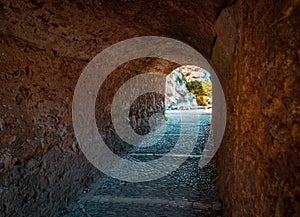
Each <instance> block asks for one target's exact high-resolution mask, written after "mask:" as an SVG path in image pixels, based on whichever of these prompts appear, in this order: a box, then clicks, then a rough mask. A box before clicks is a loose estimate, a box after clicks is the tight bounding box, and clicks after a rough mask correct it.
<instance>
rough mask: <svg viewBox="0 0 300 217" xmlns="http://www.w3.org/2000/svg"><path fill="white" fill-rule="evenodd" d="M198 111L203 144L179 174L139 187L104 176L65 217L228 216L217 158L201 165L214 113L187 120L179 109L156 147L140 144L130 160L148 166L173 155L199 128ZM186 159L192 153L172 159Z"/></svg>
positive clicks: (70, 208)
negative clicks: (195, 123)
mask: <svg viewBox="0 0 300 217" xmlns="http://www.w3.org/2000/svg"><path fill="white" fill-rule="evenodd" d="M196 112H198V113H199V114H200V118H201V119H200V123H199V127H200V130H199V132H198V139H197V144H196V146H195V148H194V149H193V151H192V152H191V153H190V154H189V155H188V158H187V160H186V161H185V162H184V163H183V164H182V165H181V166H180V167H179V168H178V169H177V170H175V171H173V172H171V173H170V174H169V175H167V176H164V177H162V178H160V179H157V180H154V181H147V182H137V183H130V182H126V181H121V180H117V179H114V178H111V177H109V176H105V175H103V176H104V177H102V178H101V179H99V180H98V181H96V182H95V183H93V184H91V185H90V186H89V188H88V189H86V191H85V192H84V193H83V194H82V195H80V196H79V197H78V199H77V201H76V202H75V203H73V204H70V205H69V206H68V207H66V209H65V210H64V211H63V213H62V215H61V216H63V217H77V216H78V217H82V216H93V217H96V216H97V217H98V216H99V217H100V216H130V217H135V216H136V217H140V216H155V217H156V216H157V217H158V216H161V217H163V216H168V217H169V216H170V217H172V216H180V217H181V216H189V217H192V216H195V217H196V216H204V217H208V216H210V217H213V216H222V206H221V203H220V201H219V197H218V192H217V190H216V188H215V180H216V170H215V162H214V160H212V161H211V162H210V163H209V164H208V165H206V166H205V167H204V168H202V169H200V168H199V167H198V166H197V165H198V161H199V158H200V157H201V152H202V150H203V148H204V146H205V143H206V140H207V136H208V134H209V130H210V121H211V116H210V115H209V114H204V113H201V111H199V110H198V111H195V110H193V111H186V112H185V113H184V114H185V116H187V117H188V118H186V117H185V118H184V119H183V120H181V119H180V115H179V112H178V111H172V112H169V113H168V114H167V115H168V117H169V120H168V121H167V122H166V125H165V126H166V132H165V133H164V136H163V137H162V139H161V140H160V141H159V142H158V143H157V144H156V145H154V146H150V147H136V146H135V147H134V148H133V149H132V150H131V151H130V153H128V154H127V155H126V158H127V159H128V160H131V161H144V162H147V161H152V160H155V159H158V158H160V157H162V156H164V155H168V154H169V152H170V151H171V150H172V148H173V147H174V144H176V142H177V141H178V139H179V137H180V136H185V137H186V138H187V139H188V137H189V135H186V132H194V127H195V126H193V124H191V123H192V122H193V120H194V115H195V114H196ZM183 128H184V132H185V133H184V135H183V134H182V131H183V130H182V129H183ZM143 142H149V141H143ZM182 157H186V155H181V154H180V153H176V154H169V155H168V158H170V161H173V162H176V160H178V159H179V158H182Z"/></svg>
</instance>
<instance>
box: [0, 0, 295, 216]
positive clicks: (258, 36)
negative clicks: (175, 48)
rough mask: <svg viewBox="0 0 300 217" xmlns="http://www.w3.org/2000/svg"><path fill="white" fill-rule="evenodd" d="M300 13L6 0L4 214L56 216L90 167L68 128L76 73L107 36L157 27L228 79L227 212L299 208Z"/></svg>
mask: <svg viewBox="0 0 300 217" xmlns="http://www.w3.org/2000/svg"><path fill="white" fill-rule="evenodd" d="M228 5H232V6H229V7H226V6H228ZM299 14H300V12H299V1H297V0H287V1H267V0H262V1H252V0H251V1H250V0H249V1H246V0H245V1H242V0H241V1H239V0H238V1H236V2H235V1H231V0H228V1H221V0H211V1H165V0H154V1H144V0H141V1H130V0H129V1H127V0H126V1H125V0H124V1H119V0H118V1H117V0H111V1H93V0H82V1H67V0H62V1H50V0H49V1H39V0H30V1H29V0H27V1H18V0H12V1H11V0H10V1H9V0H2V1H1V2H0V35H1V39H0V40H1V41H0V87H1V88H0V96H1V97H0V102H1V103H0V145H1V148H0V152H1V158H0V201H1V203H0V209H1V211H0V213H1V214H0V215H6V216H16V215H19V216H22V215H25V216H31V215H40V216H42V215H45V216H51V215H55V213H56V211H57V210H58V209H59V208H61V207H64V206H65V203H67V202H68V201H69V200H71V199H73V198H74V196H75V195H76V193H78V192H79V191H80V189H81V188H82V186H84V185H86V184H87V183H88V182H89V181H91V179H92V178H91V177H96V176H97V175H96V173H97V172H96V171H95V170H94V169H93V168H92V166H91V165H90V164H89V163H88V162H87V161H86V160H85V158H84V157H83V156H82V154H81V152H80V151H79V150H78V146H77V144H76V142H75V139H74V136H73V129H72V123H71V101H72V94H73V91H74V87H75V84H76V81H77V79H78V77H79V75H80V73H81V71H82V69H83V68H84V66H85V65H86V64H87V63H88V61H89V60H90V59H91V58H92V57H93V56H94V55H96V54H97V53H99V52H100V51H101V50H102V49H104V48H106V47H108V46H110V45H111V44H113V43H116V42H118V41H120V40H123V39H126V38H131V37H133V36H143V35H162V36H169V37H172V38H175V39H180V40H182V41H184V42H186V43H188V44H190V45H191V46H193V47H194V48H196V49H197V50H198V51H200V52H201V53H202V54H203V55H204V56H205V57H206V58H208V60H210V61H211V63H212V65H213V67H214V68H215V69H216V71H217V73H218V75H219V78H220V80H221V82H222V85H223V88H224V90H225V95H226V100H227V112H228V118H227V121H228V124H227V129H226V134H225V136H224V141H223V144H222V147H221V149H220V151H219V154H218V162H219V165H218V167H219V187H220V190H221V193H222V197H223V204H224V208H225V214H226V216H293V215H294V216H296V213H299V212H300V211H299V192H300V190H299V186H298V185H297V183H300V180H299V172H298V171H299V162H298V159H299V133H298V132H299V131H300V130H299V128H300V127H299V41H300V40H299V28H298V27H299V20H300V19H299ZM217 19H218V20H217ZM216 20H217V22H216ZM168 67H169V66H168ZM168 67H166V68H168ZM170 68H172V67H170ZM129 71H130V70H129ZM131 73H133V74H135V72H133V71H132V72H129V77H130V76H132V75H133V74H131ZM129 77H128V78H129ZM120 82H121V81H120ZM116 83H117V84H119V83H118V82H117V80H116ZM108 92H109V91H108ZM111 93H113V91H112V92H109V93H108V94H111ZM104 124H106V122H104ZM100 125H101V123H100ZM98 126H99V125H98Z"/></svg>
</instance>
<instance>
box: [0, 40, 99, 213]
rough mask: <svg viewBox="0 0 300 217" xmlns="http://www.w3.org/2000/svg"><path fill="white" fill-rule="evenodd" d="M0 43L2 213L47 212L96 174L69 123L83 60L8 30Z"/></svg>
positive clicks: (0, 192) (0, 196)
mask: <svg viewBox="0 0 300 217" xmlns="http://www.w3.org/2000/svg"><path fill="white" fill-rule="evenodd" d="M0 47H1V48H0V50H1V56H0V62H1V65H0V71H1V74H0V83H1V88H0V95H1V98H0V102H1V103H0V104H1V106H0V128H1V129H0V130H1V131H0V144H1V150H0V153H1V155H0V201H1V203H0V209H1V212H0V213H1V214H0V216H3V215H4V216H42V215H47V216H49V215H50V216H51V215H54V213H55V212H56V211H57V209H59V208H62V207H64V206H65V205H66V204H67V203H68V202H69V201H70V199H71V198H73V197H74V196H75V195H76V194H77V193H78V192H79V191H80V190H81V189H82V188H83V187H84V186H85V185H87V184H88V183H89V182H90V181H92V175H93V176H94V175H95V177H96V173H97V172H96V171H95V170H94V169H93V168H92V167H91V165H90V164H89V163H88V162H87V161H85V159H84V157H83V155H82V153H81V152H80V151H79V149H78V144H77V142H76V140H75V138H74V133H73V129H72V123H71V102H72V92H73V89H74V87H75V84H76V80H77V79H78V76H79V74H80V72H81V70H82V68H83V67H84V65H85V64H86V61H78V60H77V61H74V60H72V59H68V58H62V57H56V56H55V55H54V54H53V53H48V52H47V51H44V50H41V49H39V48H37V47H33V46H32V45H31V44H30V43H28V42H26V41H24V40H20V39H17V38H14V37H10V36H7V35H6V36H3V35H2V36H1V45H0ZM62 72H63V73H62Z"/></svg>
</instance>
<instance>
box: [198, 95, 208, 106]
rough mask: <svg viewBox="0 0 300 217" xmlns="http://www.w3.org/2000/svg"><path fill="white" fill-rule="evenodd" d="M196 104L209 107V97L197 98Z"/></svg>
mask: <svg viewBox="0 0 300 217" xmlns="http://www.w3.org/2000/svg"><path fill="white" fill-rule="evenodd" d="M196 102H197V104H198V105H202V106H207V102H208V100H207V97H206V96H197V97H196Z"/></svg>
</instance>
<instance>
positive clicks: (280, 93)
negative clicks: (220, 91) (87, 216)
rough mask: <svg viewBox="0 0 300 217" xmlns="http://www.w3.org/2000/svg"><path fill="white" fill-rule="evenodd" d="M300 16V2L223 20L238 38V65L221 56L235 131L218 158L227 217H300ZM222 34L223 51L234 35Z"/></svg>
mask: <svg viewBox="0 0 300 217" xmlns="http://www.w3.org/2000/svg"><path fill="white" fill-rule="evenodd" d="M228 14H232V16H229V17H228ZM299 15H300V10H299V1H238V2H237V3H236V4H235V5H234V6H232V7H230V8H227V9H225V10H224V11H223V12H222V14H221V16H220V17H219V19H224V22H225V23H228V24H229V26H228V30H233V31H231V33H234V32H236V35H235V36H234V35H233V36H234V37H236V39H237V44H236V50H235V52H234V55H233V56H232V57H230V55H229V54H228V53H227V54H226V53H225V54H226V55H225V57H226V56H227V57H226V58H223V59H225V61H226V60H228V59H230V58H232V59H233V60H234V61H233V64H232V65H228V64H227V65H226V63H222V62H218V58H217V57H218V55H219V53H218V51H216V55H215V58H216V60H215V62H216V63H218V64H219V65H218V64H215V66H217V68H218V70H219V72H220V73H221V74H222V76H224V75H223V72H222V70H223V69H226V68H228V69H229V70H228V71H230V73H228V74H227V75H225V80H226V81H225V82H224V83H223V84H224V88H225V91H226V96H227V103H228V128H227V132H226V136H225V138H224V141H223V145H222V147H221V150H220V151H219V153H218V160H219V164H218V166H219V174H220V176H219V186H220V189H221V193H222V197H223V201H224V205H225V214H226V216H243V217H244V216H266V217H267V216H298V215H299V213H300V200H299V199H300V198H299V190H300V188H299V183H300V173H299V156H300V152H299V148H300V147H299V145H300V140H299V135H300V125H299V124H300V123H299V121H300V113H299V108H300V107H299V105H300V104H299V100H300V97H299V96H300V95H299V93H300V74H299V73H300V70H299V42H300V40H299V39H300V31H299V24H300V16H299ZM232 18H234V19H232ZM217 23H218V22H217ZM233 23H236V26H237V28H238V29H237V31H235V30H234V28H233V27H232V25H231V24H233ZM219 31H220V33H221V34H222V32H223V33H225V34H224V35H223V36H222V37H221V38H220V41H221V42H220V43H219V46H220V47H222V46H223V47H226V46H227V48H228V46H229V45H228V44H227V45H226V42H227V43H230V42H232V35H230V34H229V32H227V31H226V29H225V30H224V29H222V27H221V28H219ZM218 36H219V35H218ZM217 41H218V39H217ZM222 42H224V44H225V45H224V44H223V43H222ZM221 60H222V59H221ZM219 61H220V58H219ZM228 75H230V77H228Z"/></svg>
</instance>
